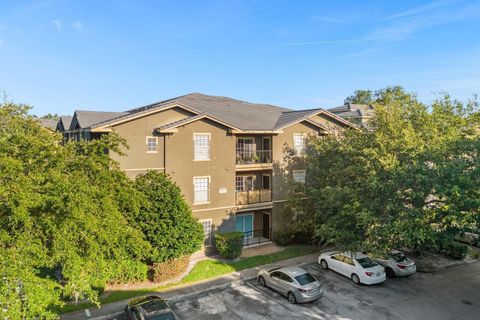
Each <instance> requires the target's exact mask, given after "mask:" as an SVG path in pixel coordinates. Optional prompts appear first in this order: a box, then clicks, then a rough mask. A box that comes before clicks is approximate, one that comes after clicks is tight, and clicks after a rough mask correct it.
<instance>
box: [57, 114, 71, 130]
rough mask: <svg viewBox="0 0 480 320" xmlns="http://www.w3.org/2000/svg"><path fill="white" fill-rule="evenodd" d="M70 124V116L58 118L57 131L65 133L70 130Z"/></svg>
mask: <svg viewBox="0 0 480 320" xmlns="http://www.w3.org/2000/svg"><path fill="white" fill-rule="evenodd" d="M71 123H72V117H71V116H60V120H58V123H57V130H59V131H66V130H69V129H70V124H71Z"/></svg>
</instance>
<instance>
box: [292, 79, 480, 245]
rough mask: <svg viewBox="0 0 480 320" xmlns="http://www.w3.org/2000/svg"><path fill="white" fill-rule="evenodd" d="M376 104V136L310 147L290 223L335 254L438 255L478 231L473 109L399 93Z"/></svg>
mask: <svg viewBox="0 0 480 320" xmlns="http://www.w3.org/2000/svg"><path fill="white" fill-rule="evenodd" d="M375 98H376V100H375V102H374V107H375V115H374V117H373V119H372V120H371V123H370V126H371V128H372V130H368V131H367V130H349V131H346V132H345V133H344V136H343V137H342V138H341V139H336V138H334V137H326V138H318V139H314V140H312V141H311V148H309V151H308V153H307V172H308V174H307V181H306V188H305V193H306V196H307V198H308V199H309V200H308V201H296V203H297V205H298V206H301V207H302V208H303V209H304V210H301V211H300V212H302V214H303V215H304V217H303V218H302V217H300V218H298V217H297V219H296V221H313V223H312V225H311V228H313V230H312V231H313V232H315V234H316V235H317V236H319V237H321V238H323V239H326V240H328V241H330V242H332V243H334V244H336V245H338V246H339V247H341V248H344V249H350V250H358V249H362V248H369V249H372V248H373V249H375V250H378V251H387V250H390V249H392V248H398V247H400V246H407V247H410V248H413V249H417V250H423V249H425V248H432V247H433V248H435V247H438V246H440V245H441V243H442V242H443V241H445V239H451V238H452V237H453V236H454V235H455V234H456V233H458V232H460V231H462V230H466V229H470V228H475V227H476V226H478V222H479V221H478V219H479V214H478V210H479V209H478V208H480V206H479V205H480V202H479V199H480V197H479V196H480V194H479V192H480V188H479V186H478V183H476V181H478V179H479V176H478V175H479V165H480V163H479V159H480V158H479V157H478V150H479V149H478V147H479V139H478V138H479V131H478V128H479V125H480V122H479V115H478V103H476V102H475V101H473V102H470V103H467V104H463V103H460V102H459V101H455V100H452V99H451V98H450V97H449V96H448V95H443V96H442V97H440V98H439V99H437V100H436V101H435V102H434V103H433V104H432V105H431V106H426V105H424V104H423V103H421V102H419V101H418V99H417V97H416V96H415V95H414V94H410V93H407V92H405V91H404V90H403V89H401V88H400V87H392V88H386V89H383V90H379V91H377V92H376V93H375ZM302 227H305V226H304V225H302Z"/></svg>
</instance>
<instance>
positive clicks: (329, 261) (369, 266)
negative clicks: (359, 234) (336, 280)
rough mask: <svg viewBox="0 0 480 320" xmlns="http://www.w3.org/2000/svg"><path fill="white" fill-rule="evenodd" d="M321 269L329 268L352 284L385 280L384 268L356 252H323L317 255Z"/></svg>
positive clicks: (374, 282)
mask: <svg viewBox="0 0 480 320" xmlns="http://www.w3.org/2000/svg"><path fill="white" fill-rule="evenodd" d="M318 263H319V264H320V266H321V267H322V268H323V269H331V270H333V271H335V272H337V273H339V274H341V275H344V276H346V277H348V278H350V279H351V280H352V282H353V283H354V284H360V283H362V284H376V283H381V282H383V281H385V280H386V275H385V269H384V268H383V267H382V266H380V265H379V264H378V263H376V262H375V261H374V260H372V258H370V257H369V256H367V255H366V254H363V253H360V252H357V253H350V252H338V251H329V252H324V253H322V254H321V255H320V257H318Z"/></svg>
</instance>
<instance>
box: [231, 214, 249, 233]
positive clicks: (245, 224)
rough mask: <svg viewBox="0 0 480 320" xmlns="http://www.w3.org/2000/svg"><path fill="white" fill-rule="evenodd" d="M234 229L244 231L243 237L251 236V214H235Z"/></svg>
mask: <svg viewBox="0 0 480 320" xmlns="http://www.w3.org/2000/svg"><path fill="white" fill-rule="evenodd" d="M235 219H236V220H235V231H240V232H243V233H244V236H245V238H253V214H242V215H237V216H236V218H235Z"/></svg>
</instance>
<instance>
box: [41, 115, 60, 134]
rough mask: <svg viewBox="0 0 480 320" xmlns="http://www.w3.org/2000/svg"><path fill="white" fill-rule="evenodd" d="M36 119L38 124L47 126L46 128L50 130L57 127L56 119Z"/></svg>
mask: <svg viewBox="0 0 480 320" xmlns="http://www.w3.org/2000/svg"><path fill="white" fill-rule="evenodd" d="M38 121H39V122H40V124H41V125H42V127H44V128H47V129H49V130H52V131H55V129H57V123H58V120H54V119H42V118H40V119H38Z"/></svg>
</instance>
